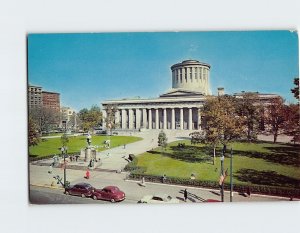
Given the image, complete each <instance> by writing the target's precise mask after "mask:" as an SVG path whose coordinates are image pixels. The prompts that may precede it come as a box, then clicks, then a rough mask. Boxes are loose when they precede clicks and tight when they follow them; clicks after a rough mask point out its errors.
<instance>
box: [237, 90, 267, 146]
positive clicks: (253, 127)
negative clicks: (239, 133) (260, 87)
mask: <svg viewBox="0 0 300 233" xmlns="http://www.w3.org/2000/svg"><path fill="white" fill-rule="evenodd" d="M237 112H238V114H239V116H240V117H241V118H243V119H244V121H243V122H244V129H245V134H246V138H247V140H248V141H252V140H256V139H257V134H258V133H259V123H260V120H261V118H262V117H263V116H262V114H261V112H262V105H260V104H259V97H258V94H256V93H251V92H245V93H243V94H242V95H241V96H239V98H237Z"/></svg>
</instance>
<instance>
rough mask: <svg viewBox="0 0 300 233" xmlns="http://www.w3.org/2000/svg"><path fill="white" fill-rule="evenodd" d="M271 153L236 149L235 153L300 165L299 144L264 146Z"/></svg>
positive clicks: (272, 161) (273, 161) (284, 163)
mask: <svg viewBox="0 0 300 233" xmlns="http://www.w3.org/2000/svg"><path fill="white" fill-rule="evenodd" d="M264 148H266V149H267V150H269V151H270V152H269V153H262V152H251V151H234V153H235V154H238V155H241V156H246V157H249V158H257V159H264V160H266V161H268V162H271V163H278V164H282V165H291V166H295V167H300V147H299V146H279V147H264Z"/></svg>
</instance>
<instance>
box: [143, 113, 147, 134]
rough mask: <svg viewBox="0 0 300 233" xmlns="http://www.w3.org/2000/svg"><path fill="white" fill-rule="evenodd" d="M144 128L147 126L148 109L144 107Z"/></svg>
mask: <svg viewBox="0 0 300 233" xmlns="http://www.w3.org/2000/svg"><path fill="white" fill-rule="evenodd" d="M143 128H145V129H146V128H147V109H145V108H143Z"/></svg>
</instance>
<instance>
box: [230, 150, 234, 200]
mask: <svg viewBox="0 0 300 233" xmlns="http://www.w3.org/2000/svg"><path fill="white" fill-rule="evenodd" d="M232 160H233V153H232V148H231V150H230V202H232V198H233V181H232V168H233V167H232Z"/></svg>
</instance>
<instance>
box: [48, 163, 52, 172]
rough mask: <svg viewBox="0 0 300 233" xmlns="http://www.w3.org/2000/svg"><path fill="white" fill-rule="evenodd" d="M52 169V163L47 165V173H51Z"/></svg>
mask: <svg viewBox="0 0 300 233" xmlns="http://www.w3.org/2000/svg"><path fill="white" fill-rule="evenodd" d="M52 171H53V165H52V163H51V164H50V166H49V170H48V173H49V174H52Z"/></svg>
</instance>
